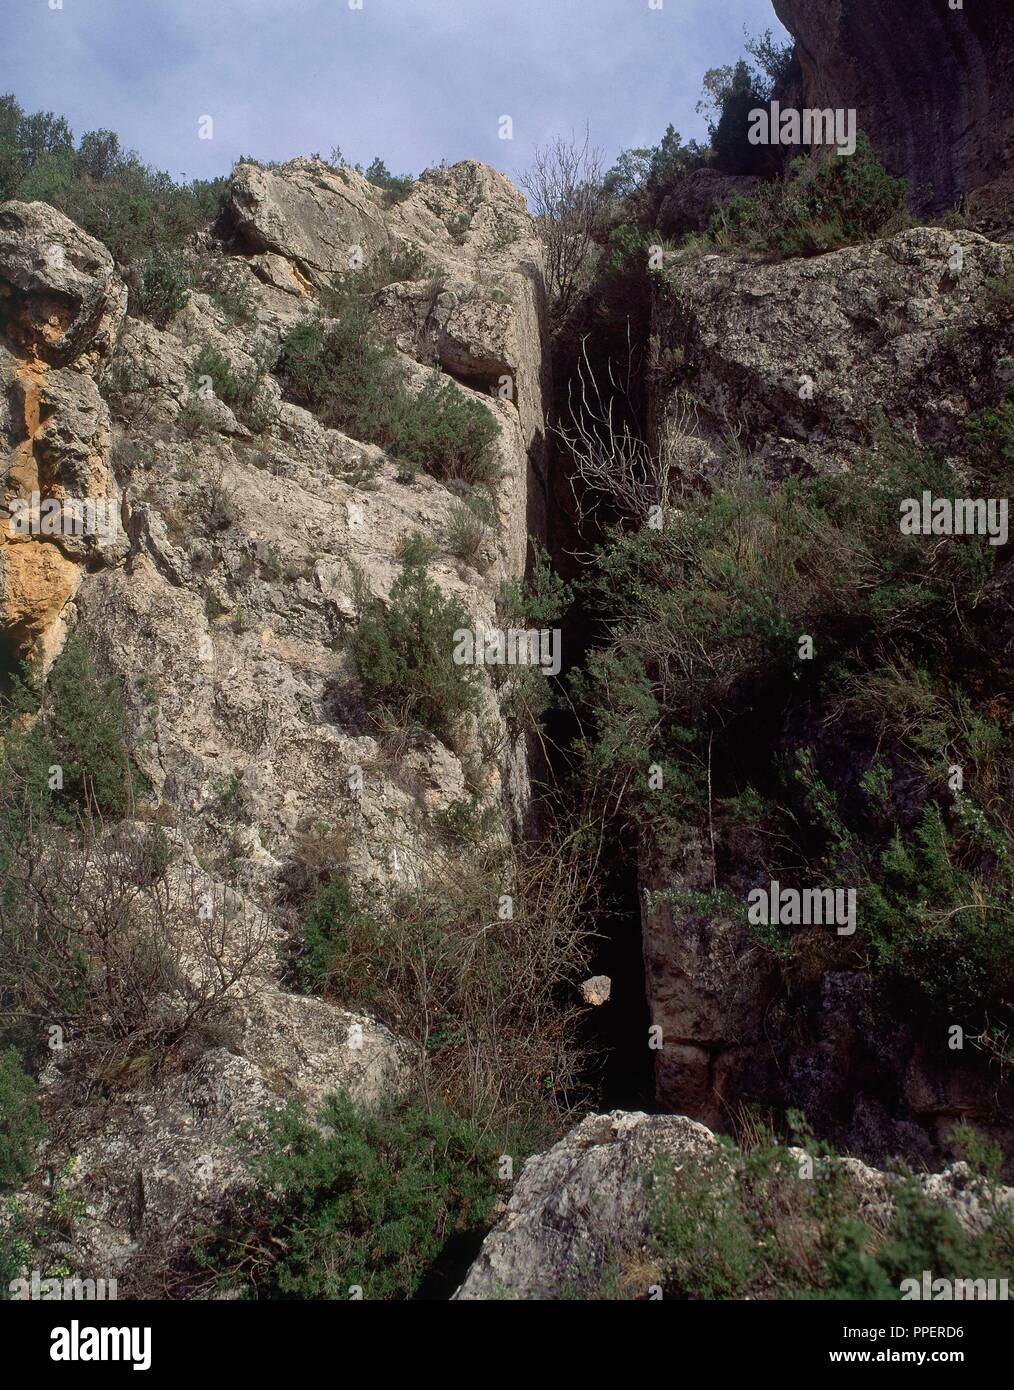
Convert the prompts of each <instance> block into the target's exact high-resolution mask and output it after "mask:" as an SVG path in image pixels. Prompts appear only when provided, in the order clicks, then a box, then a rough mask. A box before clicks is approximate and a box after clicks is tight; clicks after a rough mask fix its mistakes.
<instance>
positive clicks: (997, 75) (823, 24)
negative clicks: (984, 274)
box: [774, 0, 1014, 227]
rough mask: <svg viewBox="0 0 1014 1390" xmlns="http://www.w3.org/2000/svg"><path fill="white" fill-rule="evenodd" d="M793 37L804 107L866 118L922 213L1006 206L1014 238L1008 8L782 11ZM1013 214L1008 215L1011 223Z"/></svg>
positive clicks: (788, 3)
mask: <svg viewBox="0 0 1014 1390" xmlns="http://www.w3.org/2000/svg"><path fill="white" fill-rule="evenodd" d="M774 7H775V11H776V13H777V15H778V17H779V19H780V20H781V21H782V23H783V24H784V25H785V26H786V28H787V29H788V30H789V32H790V33H791V34H792V35H793V37H794V38H795V40H796V44H797V52H798V55H799V61H800V65H801V67H802V71H803V92H802V94H801V95H802V100H804V101H805V103H806V104H807V105H808V106H813V107H818V108H820V109H824V108H827V107H831V108H839V107H845V108H855V109H856V110H857V112H858V124H859V126H860V128H861V129H863V130H865V131H866V132H867V133H868V134H869V135H870V137H871V139H872V140H873V142H874V144H875V145H876V147H877V149H878V151H879V152H880V154H881V156H882V157H883V159H884V161H885V163H886V164H887V166H888V168H889V169H890V170H891V172H892V173H894V174H901V175H904V176H905V177H906V178H908V179H909V180H910V181H911V183H912V191H913V194H914V196H915V199H916V202H917V203H918V204H919V205H920V206H922V207H925V208H928V209H931V210H943V209H947V208H950V207H953V206H954V205H955V203H956V202H957V201H958V199H959V198H960V197H961V196H962V195H966V194H971V195H973V200H974V202H975V203H976V204H978V205H979V206H980V207H982V208H983V210H985V209H987V208H988V207H989V206H990V205H995V207H996V210H997V212H998V213H1000V215H1001V220H1002V221H1005V222H1006V224H1007V226H1008V227H1009V226H1010V212H1009V203H1010V194H1011V183H1010V168H1011V164H1012V162H1014V159H1012V157H1014V71H1012V56H1011V55H1012V53H1014V12H1012V11H1011V7H1010V5H1009V4H1008V0H975V3H968V4H965V5H963V6H959V7H955V6H953V5H951V4H950V3H949V0H774ZM1004 204H1006V205H1007V208H1006V211H1005V210H1004Z"/></svg>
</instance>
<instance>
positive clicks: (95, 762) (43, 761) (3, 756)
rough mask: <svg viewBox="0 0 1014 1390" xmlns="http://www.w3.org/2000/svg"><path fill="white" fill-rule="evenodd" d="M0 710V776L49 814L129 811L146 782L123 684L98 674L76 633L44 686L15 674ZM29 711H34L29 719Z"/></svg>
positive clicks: (71, 817)
mask: <svg viewBox="0 0 1014 1390" xmlns="http://www.w3.org/2000/svg"><path fill="white" fill-rule="evenodd" d="M3 713H4V716H5V718H4V724H5V726H6V727H5V728H4V742H3V744H2V746H0V766H2V768H3V773H4V777H5V778H6V780H7V781H8V784H9V785H12V786H15V785H16V786H23V787H25V788H26V789H27V791H28V793H29V795H30V797H31V799H32V801H33V802H34V803H35V804H36V808H37V807H38V804H39V803H41V802H45V804H46V805H47V807H48V810H47V812H46V816H45V818H46V819H47V820H48V819H50V818H51V817H52V818H55V819H62V820H64V821H66V822H67V823H74V822H75V821H76V820H77V818H78V815H79V814H80V812H81V811H82V810H93V811H98V812H99V813H101V814H102V815H103V816H107V817H116V816H122V815H126V814H127V813H128V812H129V811H130V810H131V808H132V806H133V805H134V802H135V801H136V799H137V797H138V796H139V795H140V793H141V791H142V790H143V785H144V784H143V779H142V777H141V775H140V773H139V772H138V771H137V768H136V766H135V764H134V762H133V759H132V757H131V754H130V750H129V746H128V742H127V738H126V712H125V707H124V703H123V694H122V690H121V687H120V685H119V683H118V682H117V681H116V680H114V679H108V680H103V679H102V678H101V677H100V676H99V674H98V673H97V671H96V669H95V665H94V662H93V660H92V657H91V654H90V652H89V650H88V647H87V645H86V643H85V642H84V640H83V639H82V638H80V637H79V636H78V635H76V634H72V635H71V636H70V637H69V638H68V639H67V642H66V644H65V646H64V649H63V651H62V652H61V653H60V655H59V656H58V657H57V659H56V661H55V662H54V663H53V666H52V669H51V670H50V672H49V676H48V679H47V680H46V682H45V685H42V684H41V683H40V682H39V681H38V680H37V679H36V678H35V677H34V676H33V675H32V674H29V675H27V676H25V677H23V678H21V679H19V680H18V681H17V682H16V684H15V687H14V689H13V690H12V693H11V696H10V698H9V701H8V702H7V705H6V708H5V710H4V711H3ZM28 714H33V715H35V716H37V717H36V718H35V719H34V722H32V723H31V724H27V723H26V722H24V716H25V715H28ZM55 770H58V774H59V775H58V777H57V773H56V771H55ZM54 778H56V780H54ZM36 813H38V812H37V810H36ZM0 833H2V832H0Z"/></svg>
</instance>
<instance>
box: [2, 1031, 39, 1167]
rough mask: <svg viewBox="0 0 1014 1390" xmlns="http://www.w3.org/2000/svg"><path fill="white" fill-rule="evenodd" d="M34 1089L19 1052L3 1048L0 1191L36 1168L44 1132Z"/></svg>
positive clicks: (10, 1048) (11, 1048) (33, 1083)
mask: <svg viewBox="0 0 1014 1390" xmlns="http://www.w3.org/2000/svg"><path fill="white" fill-rule="evenodd" d="M35 1089H36V1088H35V1082H34V1081H33V1080H32V1078H31V1077H30V1076H29V1075H28V1073H27V1072H26V1071H25V1069H24V1067H23V1066H22V1064H21V1058H20V1056H19V1055H18V1053H17V1051H16V1050H15V1049H14V1048H13V1047H9V1048H7V1049H6V1051H0V1191H2V1190H3V1189H4V1188H8V1187H14V1186H16V1185H17V1184H18V1183H19V1182H21V1181H22V1180H23V1179H24V1178H27V1177H28V1176H29V1175H30V1174H31V1173H32V1172H33V1171H34V1169H35V1152H34V1150H35V1145H36V1143H37V1142H38V1140H39V1139H41V1138H42V1136H43V1134H44V1133H45V1126H44V1124H43V1122H42V1116H41V1115H40V1113H39V1105H38V1102H37V1100H36V1098H35Z"/></svg>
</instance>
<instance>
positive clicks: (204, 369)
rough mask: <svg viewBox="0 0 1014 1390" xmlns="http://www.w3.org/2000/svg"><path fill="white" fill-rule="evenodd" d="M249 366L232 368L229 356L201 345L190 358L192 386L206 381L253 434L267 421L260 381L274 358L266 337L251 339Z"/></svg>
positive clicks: (267, 403) (265, 398) (268, 414)
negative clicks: (194, 355)
mask: <svg viewBox="0 0 1014 1390" xmlns="http://www.w3.org/2000/svg"><path fill="white" fill-rule="evenodd" d="M249 351H250V356H251V358H252V362H251V365H250V366H249V367H247V368H245V369H237V368H234V367H233V365H232V363H231V362H230V360H229V358H228V357H227V356H226V355H225V353H224V352H220V351H219V349H218V348H215V347H210V346H205V347H203V348H201V350H200V352H199V353H198V354H197V356H196V358H195V359H194V365H193V368H192V369H191V370H192V378H191V381H192V385H193V387H194V388H195V389H198V388H200V387H202V386H204V385H206V384H207V382H206V381H202V378H206V379H207V381H210V383H211V386H212V389H213V390H214V393H215V395H216V396H217V397H218V399H219V400H220V401H222V402H223V403H224V404H225V405H227V406H229V408H230V409H231V410H232V411H233V412H234V414H235V415H236V418H237V419H238V420H239V421H240V422H241V423H242V424H244V425H246V426H248V428H250V429H252V430H253V431H254V432H255V433H259V432H260V431H261V430H263V429H265V428H266V427H267V425H268V423H269V421H270V417H271V406H270V398H269V397H268V395H267V392H266V391H265V389H264V381H265V379H266V377H267V375H268V371H269V370H270V367H271V365H272V363H273V361H274V358H275V351H274V349H273V348H272V347H271V345H270V343H268V342H267V341H266V340H258V341H256V342H254V343H253V344H252V345H251V347H250V349H249Z"/></svg>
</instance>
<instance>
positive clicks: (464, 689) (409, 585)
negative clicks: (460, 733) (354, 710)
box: [348, 562, 479, 739]
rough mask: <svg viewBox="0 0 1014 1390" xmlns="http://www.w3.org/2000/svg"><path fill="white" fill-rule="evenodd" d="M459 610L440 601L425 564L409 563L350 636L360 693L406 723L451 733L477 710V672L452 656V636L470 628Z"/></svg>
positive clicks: (371, 602) (368, 605) (367, 607)
mask: <svg viewBox="0 0 1014 1390" xmlns="http://www.w3.org/2000/svg"><path fill="white" fill-rule="evenodd" d="M471 626H472V621H471V618H470V617H469V615H468V614H467V613H466V612H465V611H464V609H463V608H461V606H460V605H459V604H458V603H457V602H456V601H455V600H454V599H451V598H445V597H444V595H443V594H442V593H441V591H440V589H439V587H438V586H437V585H436V584H435V583H434V582H433V580H432V579H430V577H429V576H428V575H427V573H426V570H425V568H424V566H423V565H421V564H418V563H411V562H408V563H406V564H405V565H404V566H403V568H402V572H401V574H400V575H399V576H398V578H397V579H396V580H395V582H394V584H393V585H392V588H391V596H390V600H389V602H387V603H384V602H383V600H381V599H378V598H370V599H368V600H367V602H366V605H365V607H364V609H363V612H362V614H361V616H360V620H359V623H358V625H357V627H356V629H355V631H354V632H353V633H352V634H351V636H350V638H349V644H348V646H349V651H350V653H351V656H352V660H353V662H354V664H355V668H356V673H357V674H358V676H359V680H360V683H361V685H362V688H363V693H364V695H365V696H366V699H367V700H368V701H369V702H370V704H371V705H373V706H382V707H384V709H386V710H388V711H390V712H391V713H393V714H394V716H395V717H396V720H397V722H398V723H399V724H400V725H403V726H410V725H413V724H414V725H419V726H421V727H422V728H424V729H428V730H429V731H430V732H431V733H434V734H436V735H437V736H438V737H442V738H445V739H446V738H448V737H450V735H451V733H452V731H453V728H454V725H455V724H456V722H457V721H458V720H459V719H460V718H461V716H462V715H464V714H467V713H469V712H470V711H473V710H475V709H476V708H477V707H478V701H479V693H478V685H477V680H478V673H477V670H476V668H475V667H474V666H459V665H456V664H455V662H454V660H453V653H454V647H455V642H454V633H455V632H456V631H457V630H458V629H461V628H471Z"/></svg>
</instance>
